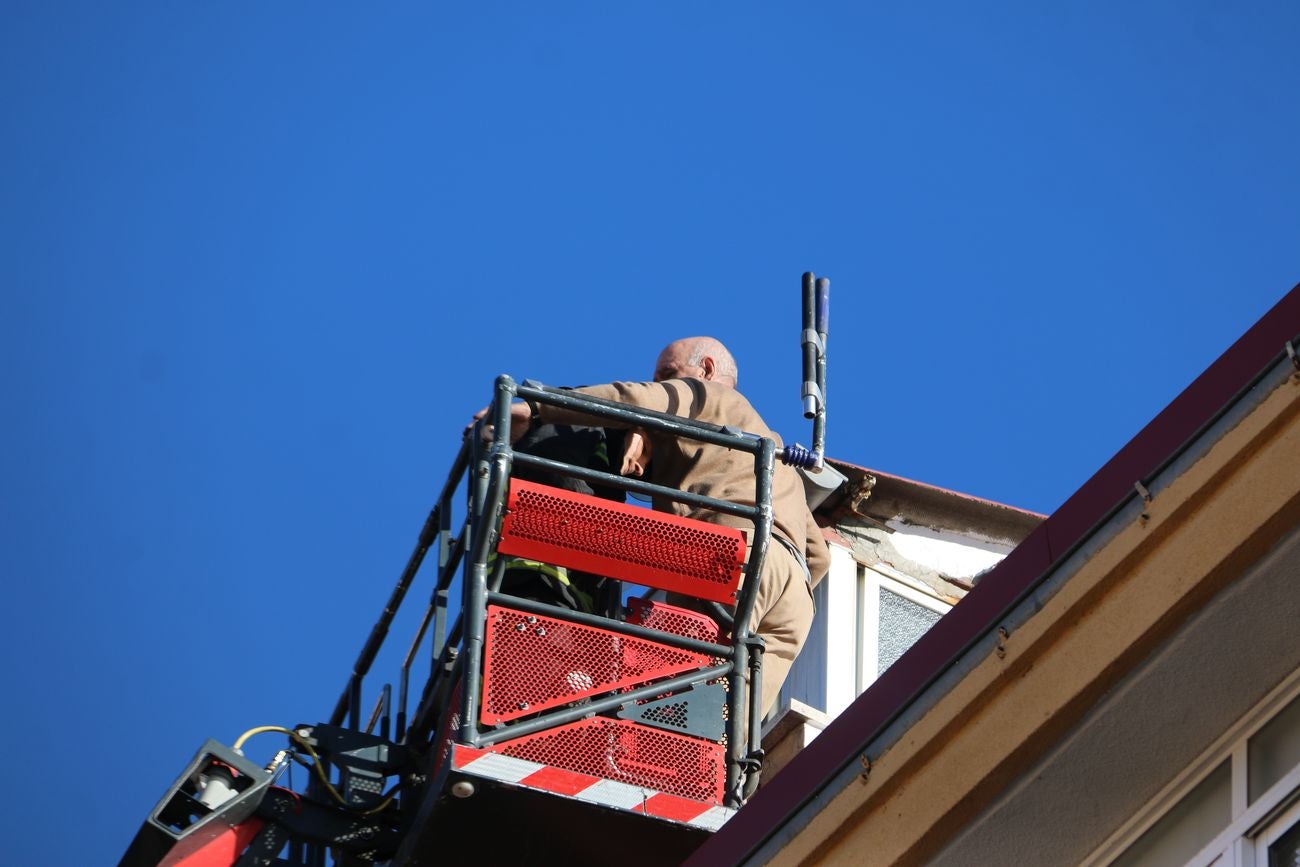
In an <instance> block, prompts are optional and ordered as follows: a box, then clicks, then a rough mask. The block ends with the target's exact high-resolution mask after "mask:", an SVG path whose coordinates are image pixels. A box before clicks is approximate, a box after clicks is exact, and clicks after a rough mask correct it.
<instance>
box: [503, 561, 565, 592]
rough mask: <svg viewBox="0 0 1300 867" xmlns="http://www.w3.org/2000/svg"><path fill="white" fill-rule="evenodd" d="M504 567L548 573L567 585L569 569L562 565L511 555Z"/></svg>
mask: <svg viewBox="0 0 1300 867" xmlns="http://www.w3.org/2000/svg"><path fill="white" fill-rule="evenodd" d="M506 568H507V569H532V570H533V571H534V572H541V573H542V574H543V575H550V576H551V577H552V578H554V579H556V580H557V581H559V582H560V583H562V584H564V586H566V587H568V586H569V570H568V569H565V568H564V567H563V566H552V565H551V564H550V563H543V562H541V561H540V560H525V559H524V558H523V557H511V558H510V559H509V560H507V561H506Z"/></svg>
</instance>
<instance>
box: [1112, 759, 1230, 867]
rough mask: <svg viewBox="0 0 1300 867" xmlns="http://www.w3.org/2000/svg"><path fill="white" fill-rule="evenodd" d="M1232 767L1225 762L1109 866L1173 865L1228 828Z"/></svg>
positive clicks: (1162, 866) (1159, 866)
mask: <svg viewBox="0 0 1300 867" xmlns="http://www.w3.org/2000/svg"><path fill="white" fill-rule="evenodd" d="M1231 819H1232V770H1231V764H1230V762H1224V763H1223V764H1221V765H1219V766H1218V767H1217V768H1215V769H1214V771H1212V772H1211V773H1210V775H1209V776H1208V777H1206V778H1205V779H1204V780H1202V781H1201V782H1200V783H1199V784H1197V786H1196V788H1194V789H1192V790H1191V791H1190V792H1188V793H1187V794H1186V795H1184V796H1183V799H1182V800H1181V801H1179V802H1178V803H1177V804H1175V805H1174V808H1173V809H1172V810H1170V811H1169V812H1168V813H1166V814H1165V815H1164V816H1163V817H1161V819H1160V821H1159V822H1156V823H1155V825H1153V826H1152V827H1151V829H1150V830H1149V831H1147V832H1146V833H1145V834H1143V835H1142V836H1141V837H1139V838H1138V841H1137V842H1136V843H1134V844H1133V845H1132V846H1130V847H1128V849H1127V850H1126V851H1125V852H1124V854H1123V855H1121V856H1119V858H1118V859H1116V860H1115V862H1114V863H1113V864H1112V867H1139V865H1140V867H1176V865H1181V864H1184V863H1186V861H1187V859H1188V858H1191V857H1192V856H1193V855H1195V854H1196V853H1197V852H1199V851H1201V849H1202V848H1203V847H1204V846H1205V844H1206V843H1209V842H1210V841H1211V840H1213V839H1214V838H1215V837H1217V836H1218V835H1219V832H1220V831H1222V830H1223V829H1224V828H1226V827H1228V822H1229V821H1231Z"/></svg>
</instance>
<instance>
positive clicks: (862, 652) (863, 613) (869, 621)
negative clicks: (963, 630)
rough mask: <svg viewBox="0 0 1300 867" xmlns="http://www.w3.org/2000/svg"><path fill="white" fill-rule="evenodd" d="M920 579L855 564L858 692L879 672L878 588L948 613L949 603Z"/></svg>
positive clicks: (878, 566)
mask: <svg viewBox="0 0 1300 867" xmlns="http://www.w3.org/2000/svg"><path fill="white" fill-rule="evenodd" d="M918 583H919V582H917V581H915V579H912V578H909V577H907V576H906V575H903V574H902V573H900V572H895V571H894V570H892V569H890V568H889V567H888V566H886V565H885V564H883V563H874V564H871V565H869V566H868V565H863V564H859V566H858V627H859V630H860V632H859V635H858V640H857V646H858V654H859V655H858V682H857V684H856V688H857V694H858V695H862V693H863V692H864V691H865V690H866V688H867V687H869V686H871V684H872V683H874V682H875V680H876V678H877V677H879V676H880V675H879V674H878V673H877V670H878V669H879V667H880V591H881V590H882V589H884V590H888V591H889V592H890V593H894V594H896V595H898V596H901V597H903V598H904V599H906V600H907V601H908V602H913V603H915V604H917V605H920V606H921V607H923V608H928V609H930V610H931V611H934V612H937V613H938V614H940V615H944V614H947V613H948V612H949V611H950V610H951V609H952V605H950V604H948V603H947V602H944V601H943V600H942V599H940V598H938V597H937V596H935V595H934V593H933V591H929V590H923V589H921V588H920V587H918V586H917V584H918Z"/></svg>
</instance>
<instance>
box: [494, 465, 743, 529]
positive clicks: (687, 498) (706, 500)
mask: <svg viewBox="0 0 1300 867" xmlns="http://www.w3.org/2000/svg"><path fill="white" fill-rule="evenodd" d="M514 462H515V463H517V464H524V465H526V466H530V467H537V468H538V469H543V470H551V471H553V472H556V473H562V474H564V475H568V476H572V477H573V478H575V479H582V480H583V481H586V482H592V483H594V484H602V485H604V484H607V485H609V486H610V487H620V488H625V489H626V490H629V491H632V492H634V493H638V494H644V495H646V496H650V497H664V498H666V499H672V500H675V501H677V502H679V503H686V504H687V505H691V506H698V507H701V508H705V509H709V510H711V511H714V512H723V513H726V514H728V515H736V516H737V517H740V518H749V519H750V520H751V521H752V520H755V519H757V518H758V509H757V507H755V506H744V505H741V504H739V503H733V502H731V501H730V500H719V499H715V498H714V497H706V496H704V495H703V494H693V493H691V492H690V491H681V490H678V489H677V488H665V487H664V486H662V485H656V484H654V483H653V482H642V481H639V480H637V479H629V478H627V477H625V476H616V475H614V474H613V473H606V472H602V471H600V470H589V469H587V468H586V467H577V466H571V465H570V464H565V463H561V462H560V461H556V460H552V459H551V458H541V457H537V456H536V455H526V454H524V453H523V452H516V453H515V456H514Z"/></svg>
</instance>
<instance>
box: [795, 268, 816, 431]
mask: <svg viewBox="0 0 1300 867" xmlns="http://www.w3.org/2000/svg"><path fill="white" fill-rule="evenodd" d="M816 283H817V278H816V277H815V276H814V275H813V273H812V272H811V271H805V272H804V275H803V332H802V333H801V334H800V337H799V345H800V347H801V349H802V350H803V388H802V389H801V391H800V397H801V398H802V400H803V417H804V418H815V417H816V416H817V410H818V408H819V407H820V406H821V394H820V392H819V390H818V388H817V299H816Z"/></svg>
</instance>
